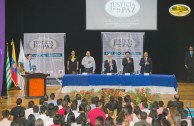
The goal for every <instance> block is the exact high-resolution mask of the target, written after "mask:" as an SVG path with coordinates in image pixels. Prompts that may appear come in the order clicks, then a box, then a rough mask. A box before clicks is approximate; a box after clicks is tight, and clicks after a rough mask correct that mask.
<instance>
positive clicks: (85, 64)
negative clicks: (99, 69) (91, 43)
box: [82, 56, 96, 72]
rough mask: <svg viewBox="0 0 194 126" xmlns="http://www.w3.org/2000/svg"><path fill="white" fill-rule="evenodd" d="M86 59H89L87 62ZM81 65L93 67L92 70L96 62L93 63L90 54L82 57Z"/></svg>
mask: <svg viewBox="0 0 194 126" xmlns="http://www.w3.org/2000/svg"><path fill="white" fill-rule="evenodd" d="M88 61H90V63H88ZM82 65H83V66H84V67H85V68H91V67H93V72H94V71H95V69H96V63H95V60H94V58H93V57H92V56H89V57H87V56H85V57H84V58H83V59H82Z"/></svg>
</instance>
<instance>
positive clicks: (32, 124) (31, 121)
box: [28, 114, 36, 126]
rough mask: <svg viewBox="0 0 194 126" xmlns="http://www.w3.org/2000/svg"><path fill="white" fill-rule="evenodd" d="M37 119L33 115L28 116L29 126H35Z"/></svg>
mask: <svg viewBox="0 0 194 126" xmlns="http://www.w3.org/2000/svg"><path fill="white" fill-rule="evenodd" d="M35 121H36V118H35V116H34V115H33V114H30V115H29V116H28V126H35Z"/></svg>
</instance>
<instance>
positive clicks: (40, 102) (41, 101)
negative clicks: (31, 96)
mask: <svg viewBox="0 0 194 126" xmlns="http://www.w3.org/2000/svg"><path fill="white" fill-rule="evenodd" d="M42 105H44V97H42V98H40V99H39V105H38V107H39V110H40V106H42Z"/></svg>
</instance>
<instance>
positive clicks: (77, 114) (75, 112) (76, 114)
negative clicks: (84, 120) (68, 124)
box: [72, 110, 80, 118]
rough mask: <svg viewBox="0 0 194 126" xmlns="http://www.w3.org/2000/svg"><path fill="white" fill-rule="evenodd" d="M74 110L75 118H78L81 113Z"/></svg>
mask: <svg viewBox="0 0 194 126" xmlns="http://www.w3.org/2000/svg"><path fill="white" fill-rule="evenodd" d="M72 112H73V113H74V115H75V118H77V117H78V116H79V115H80V113H78V112H77V111H76V110H73V111H72Z"/></svg>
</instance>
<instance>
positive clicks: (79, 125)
mask: <svg viewBox="0 0 194 126" xmlns="http://www.w3.org/2000/svg"><path fill="white" fill-rule="evenodd" d="M86 122H87V118H86V115H85V114H84V113H81V114H80V115H79V116H78V117H77V118H76V123H77V126H82V125H84V126H85V125H86Z"/></svg>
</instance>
